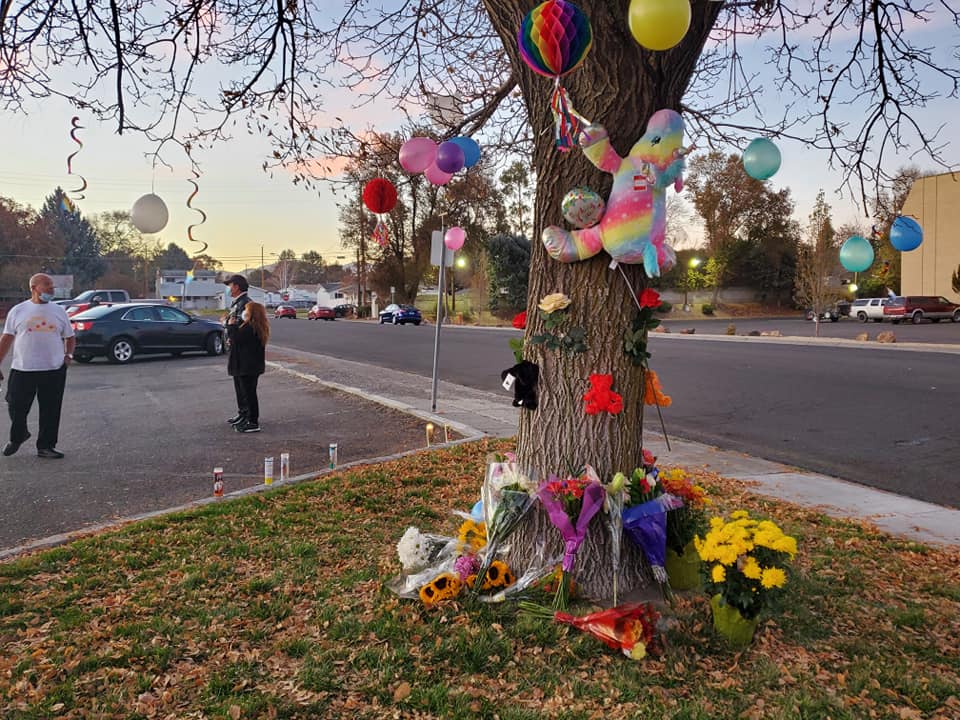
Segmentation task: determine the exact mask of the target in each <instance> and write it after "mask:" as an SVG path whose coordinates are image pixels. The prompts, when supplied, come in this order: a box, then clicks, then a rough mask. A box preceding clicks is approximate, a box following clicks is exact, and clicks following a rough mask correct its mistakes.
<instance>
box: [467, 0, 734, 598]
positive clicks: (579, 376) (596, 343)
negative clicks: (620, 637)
mask: <svg viewBox="0 0 960 720" xmlns="http://www.w3.org/2000/svg"><path fill="white" fill-rule="evenodd" d="M576 4H577V5H578V7H580V8H581V9H582V10H583V11H584V12H585V13H586V14H587V16H588V17H589V18H590V21H591V24H592V26H593V33H594V41H593V47H592V48H591V50H590V53H589V55H588V56H587V59H586V61H585V62H584V63H583V64H582V65H581V66H580V67H579V68H577V69H576V70H574V71H573V72H572V73H570V74H569V75H568V76H567V77H565V78H564V79H563V85H564V87H565V88H566V89H567V92H568V94H569V97H570V101H571V103H572V104H573V106H574V108H576V110H577V112H578V113H579V114H580V115H582V116H584V117H586V118H588V119H589V120H590V121H592V122H594V123H598V124H601V125H603V126H604V127H606V128H607V130H608V132H609V134H610V140H611V142H612V144H613V146H614V148H615V149H616V150H617V152H618V153H619V154H620V155H621V156H622V157H625V156H626V155H627V154H628V152H629V150H630V148H631V147H632V145H633V144H634V143H635V142H636V141H637V139H638V138H640V136H642V135H643V133H644V131H645V129H646V124H647V120H648V119H649V117H650V116H651V115H652V114H653V113H654V112H655V111H656V110H659V109H661V108H672V109H674V110H680V109H681V107H680V103H681V99H682V97H683V94H684V91H685V90H686V88H687V85H688V83H689V80H690V78H691V76H692V74H693V71H694V67H695V65H696V61H697V58H698V57H699V55H700V52H701V50H702V48H703V44H704V42H705V40H706V38H707V36H708V34H709V32H710V28H711V27H712V26H713V24H714V22H715V21H716V17H717V15H718V13H719V11H720V6H721V3H717V2H705V1H704V0H695V2H694V3H693V18H692V21H691V25H690V30H689V32H688V33H687V36H686V37H685V38H684V39H683V41H682V42H681V43H680V44H679V45H678V46H677V47H676V48H674V49H672V50H669V51H666V52H652V51H648V50H644V49H643V48H641V47H640V46H639V45H638V44H637V43H636V41H635V40H634V39H633V37H632V35H631V34H630V31H629V28H628V26H627V11H628V6H629V2H628V0H577V3H576ZM484 5H485V6H486V8H487V11H488V13H489V15H490V19H491V22H492V23H493V26H494V28H495V29H496V31H497V33H498V34H499V35H500V37H501V38H502V39H503V43H504V46H505V47H506V50H507V52H508V54H509V55H510V57H511V61H512V64H513V68H514V73H515V75H516V77H517V78H518V83H519V87H520V89H521V92H522V94H523V98H524V102H525V104H526V107H527V111H528V115H529V118H530V124H531V127H532V131H533V134H534V137H535V139H536V140H535V142H536V147H535V149H534V165H535V168H536V171H537V194H536V203H535V218H534V228H533V237H532V238H531V240H532V253H531V261H530V281H529V290H528V294H527V307H528V316H527V318H528V320H527V335H526V337H527V339H528V340H529V338H530V337H531V336H532V335H536V334H540V333H542V332H543V322H542V320H541V318H540V317H539V315H538V313H537V310H536V308H537V303H538V302H539V300H540V298H542V297H543V296H544V295H548V294H550V293H555V292H563V293H566V294H567V295H568V296H569V297H570V299H571V301H572V304H571V305H570V308H569V314H570V321H569V323H568V326H569V327H573V326H579V327H582V328H584V329H585V330H586V331H587V339H586V342H587V345H588V350H587V352H585V353H582V354H579V355H570V354H566V353H562V352H561V351H551V350H544V349H543V348H542V346H537V347H533V346H531V345H529V344H527V345H526V348H525V352H524V355H525V357H526V358H527V359H529V360H531V361H533V362H536V363H537V364H539V365H540V385H539V407H538V408H537V409H536V410H535V411H528V410H524V411H523V412H522V415H521V419H520V434H519V439H518V459H519V461H520V462H521V463H522V464H524V465H526V466H527V467H530V468H533V469H535V470H536V471H538V472H539V473H540V474H541V477H546V476H547V475H548V474H550V473H556V474H561V475H562V474H566V473H570V472H571V471H573V470H575V469H577V468H580V467H582V466H583V465H585V464H590V465H592V466H593V467H594V468H595V469H596V471H597V472H598V474H599V475H600V477H601V478H603V479H605V480H609V479H610V477H611V476H612V475H613V473H615V472H617V471H624V472H630V471H632V470H633V468H635V467H638V466H639V465H640V462H641V450H642V447H643V404H642V399H643V392H642V390H643V388H642V381H641V371H640V368H638V367H635V366H634V365H632V364H631V362H630V359H629V358H628V357H627V356H626V355H625V354H624V352H623V334H624V331H625V330H627V329H628V328H629V327H630V323H631V321H632V319H633V317H634V314H635V312H636V306H635V304H634V300H633V298H632V296H631V289H630V287H628V285H627V282H626V281H625V279H624V276H623V275H621V272H620V270H612V269H610V267H609V265H610V262H611V258H610V256H609V255H607V254H606V253H605V252H601V253H600V254H599V255H597V256H596V257H594V258H592V259H590V260H586V261H584V262H579V263H571V264H566V263H561V262H557V261H555V260H553V259H551V258H550V257H549V256H548V255H547V253H546V250H545V248H544V246H543V244H542V243H541V242H540V233H541V231H542V230H543V228H544V227H546V226H548V225H552V224H556V225H563V224H564V223H563V218H562V214H561V208H560V202H561V199H562V198H563V196H564V195H565V194H566V193H567V192H568V191H569V190H571V189H573V188H575V187H589V188H592V189H593V190H596V191H597V192H599V193H601V195H604V196H606V195H607V194H608V193H609V190H610V187H611V184H612V178H611V176H610V175H608V174H605V173H601V172H600V171H598V170H597V169H596V168H594V166H593V165H592V164H591V163H590V162H589V161H588V160H587V159H586V157H585V156H584V155H583V153H582V152H581V151H580V150H579V149H577V148H574V149H573V150H572V151H571V152H569V153H562V152H559V151H558V150H556V149H555V147H554V141H553V137H554V136H553V126H554V123H553V117H552V115H551V113H550V96H551V94H552V92H553V82H552V81H551V80H549V79H547V78H544V77H541V76H539V75H536V74H535V73H533V72H532V71H531V70H530V69H529V68H528V67H527V66H526V65H525V64H524V63H523V62H522V60H521V59H520V57H519V54H518V50H517V42H516V36H517V29H518V24H519V22H520V20H521V18H523V16H524V15H525V14H526V13H527V12H528V11H529V10H530V9H531V7H532V4H531V3H530V2H529V1H528V0H484ZM685 142H687V143H689V140H685ZM621 268H622V270H623V271H624V274H625V275H626V277H627V278H629V281H630V283H631V284H632V286H633V290H634V291H636V292H639V291H640V289H641V288H642V287H644V277H645V276H644V271H643V268H642V266H639V265H621ZM651 364H652V366H653V367H654V368H656V358H655V357H654V358H653V360H652V362H651ZM591 373H609V374H612V375H613V378H614V387H613V389H614V391H616V392H618V393H620V394H621V395H622V396H623V412H622V413H621V414H620V415H617V416H610V415H606V414H603V415H596V416H588V415H586V414H585V413H584V409H583V408H584V402H583V394H584V392H586V390H587V389H588V387H589V385H588V377H589V375H590V374H591ZM667 391H669V388H667ZM668 419H669V418H668ZM530 517H531V519H530V520H529V521H528V522H526V523H525V524H524V525H522V526H521V527H520V528H518V530H517V534H516V536H515V541H514V542H513V543H512V546H513V549H512V551H511V553H510V556H509V561H510V562H511V564H512V566H513V567H514V568H515V570H516V571H517V574H520V573H522V572H523V571H524V570H525V569H526V568H527V567H529V566H530V565H531V564H532V563H533V562H534V561H535V559H536V558H537V557H538V556H541V552H542V551H543V547H544V546H545V545H546V547H547V555H545V556H543V557H550V556H551V555H552V554H553V551H554V550H558V549H559V548H560V541H559V535H558V533H557V531H556V530H555V529H554V528H553V527H552V526H551V525H550V523H549V521H548V520H547V518H546V515H545V514H544V513H543V511H542V510H541V509H539V507H538V511H537V512H536V513H531V516H530ZM603 526H604V523H603V522H602V516H600V515H598V516H597V518H595V519H594V521H593V524H592V525H591V529H590V533H589V535H588V538H587V541H586V542H585V543H584V546H583V547H582V548H581V550H580V553H579V556H578V559H577V567H576V572H577V574H576V579H577V582H578V583H580V585H581V588H582V590H583V591H584V593H585V594H586V595H588V596H590V597H594V598H605V597H608V596H609V595H610V594H611V589H612V570H611V565H610V562H609V550H608V546H609V541H610V538H609V533H608V532H606V530H605V528H604V527H603ZM623 549H624V562H623V563H622V568H621V573H622V574H621V578H620V586H619V587H620V588H621V590H622V592H623V593H627V592H630V590H632V589H635V588H637V587H639V586H642V585H644V584H646V583H648V582H649V573H648V571H647V570H646V569H645V568H644V567H643V565H642V563H641V562H640V561H639V555H638V553H637V551H636V550H635V549H634V548H633V547H632V546H631V544H630V542H629V541H625V542H624V543H623Z"/></svg>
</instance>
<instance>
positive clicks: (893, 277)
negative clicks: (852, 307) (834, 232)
mask: <svg viewBox="0 0 960 720" xmlns="http://www.w3.org/2000/svg"><path fill="white" fill-rule="evenodd" d="M929 174H930V173H925V172H923V171H921V170H920V168H918V167H917V166H915V165H909V166H906V167H901V168H899V169H898V170H897V172H896V174H895V175H894V176H893V180H892V182H891V183H890V186H889V188H887V189H884V190H881V191H880V192H878V193H877V195H876V197H874V198H873V199H872V207H873V216H874V218H875V219H876V224H874V225H873V227H872V228H871V232H870V233H869V234H867V235H865V237H867V238H869V240H870V243H871V244H872V245H873V251H874V254H875V257H876V260H874V263H873V266H872V267H871V268H870V269H869V270H868V271H867V272H866V273H863V275H862V276H861V281H860V283H859V285H860V289H859V290H858V291H857V295H859V296H860V297H885V296H886V294H887V289H888V288H889V289H891V290H893V291H894V292H900V278H901V269H900V261H901V254H900V251H899V250H897V249H896V248H894V247H893V246H892V245H891V244H890V227H891V226H892V225H893V221H894V220H896V218H897V215H899V214H900V211H901V210H902V209H903V204H904V203H905V202H906V201H907V196H908V195H909V194H910V188H912V187H913V183H914V182H915V181H916V180H918V179H919V178H921V177H924V176H925V175H929Z"/></svg>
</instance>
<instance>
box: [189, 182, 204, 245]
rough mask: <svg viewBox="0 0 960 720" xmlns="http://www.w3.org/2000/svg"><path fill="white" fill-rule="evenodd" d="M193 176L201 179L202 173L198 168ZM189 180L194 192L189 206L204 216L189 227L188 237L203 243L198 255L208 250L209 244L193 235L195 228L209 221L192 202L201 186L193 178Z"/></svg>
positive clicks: (191, 194) (191, 240) (192, 240)
mask: <svg viewBox="0 0 960 720" xmlns="http://www.w3.org/2000/svg"><path fill="white" fill-rule="evenodd" d="M193 176H194V177H195V178H197V179H198V180H199V179H200V173H198V172H197V171H196V170H194V171H193ZM187 182H188V183H190V184H191V185H193V192H192V193H190V197H188V198H187V207H188V208H190V209H191V210H193V211H194V212H198V213H200V215H201V216H202V217H203V219H202V220H201V221H200V222H198V223H193V224H192V225H190V226H189V227H188V228H187V239H188V240H190V242H195V243H200V244H201V245H203V247H202V248H200V251H199V252H198V253H197V255H202V254H203V253H205V252H206V251H207V247H209V245H208V243H206V242H205V241H203V240H197V239H196V238H195V237H193V229H194V228H195V227H197V226H198V225H203V224H204V223H205V222H206V221H207V214H206V213H205V212H204V211H203V210H201V209H200V208H195V207H193V205H191V204H190V203H191V202H192V201H193V198H194V197H196V195H197V193H198V192H200V186H199V185H197V183H196V181H194V180H191V179H189V178H187Z"/></svg>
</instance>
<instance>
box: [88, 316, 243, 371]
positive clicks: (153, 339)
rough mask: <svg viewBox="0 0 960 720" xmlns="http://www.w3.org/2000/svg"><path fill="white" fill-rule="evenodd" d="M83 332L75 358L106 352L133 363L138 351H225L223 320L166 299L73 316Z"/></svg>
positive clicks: (114, 360)
mask: <svg viewBox="0 0 960 720" xmlns="http://www.w3.org/2000/svg"><path fill="white" fill-rule="evenodd" d="M70 322H71V323H72V324H73V330H74V332H75V333H76V336H77V346H76V349H75V350H74V351H73V358H74V360H76V361H77V362H90V361H91V360H92V359H93V358H94V357H97V356H101V355H102V356H106V358H107V360H109V361H110V362H112V363H128V362H130V361H131V360H132V359H133V358H134V356H135V355H152V354H158V353H170V354H172V355H180V354H182V353H185V352H192V351H199V352H205V353H207V354H208V355H219V354H221V353H222V352H223V348H224V342H223V325H221V324H220V323H219V322H214V321H212V320H206V319H204V318H199V317H195V316H193V315H188V314H187V313H185V312H183V311H182V310H178V309H177V308H174V307H166V306H163V305H149V304H141V303H125V304H122V305H108V306H103V305H101V306H99V307H95V308H91V309H89V310H85V311H84V312H82V313H79V314H78V315H74V316H73V317H72V318H70Z"/></svg>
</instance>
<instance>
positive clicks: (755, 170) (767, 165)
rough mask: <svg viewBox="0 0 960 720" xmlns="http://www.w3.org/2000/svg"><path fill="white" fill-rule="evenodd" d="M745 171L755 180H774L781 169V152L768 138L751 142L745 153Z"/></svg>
mask: <svg viewBox="0 0 960 720" xmlns="http://www.w3.org/2000/svg"><path fill="white" fill-rule="evenodd" d="M743 169H744V170H746V171H747V175H749V176H750V177H752V178H753V179H754V180H767V179H769V178H772V177H773V176H774V174H776V172H777V170H779V169H780V150H779V149H778V148H777V146H776V145H774V144H773V143H772V142H770V141H769V140H767V139H766V138H756V139H754V140H751V141H750V144H749V145H747V149H746V150H744V151H743Z"/></svg>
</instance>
